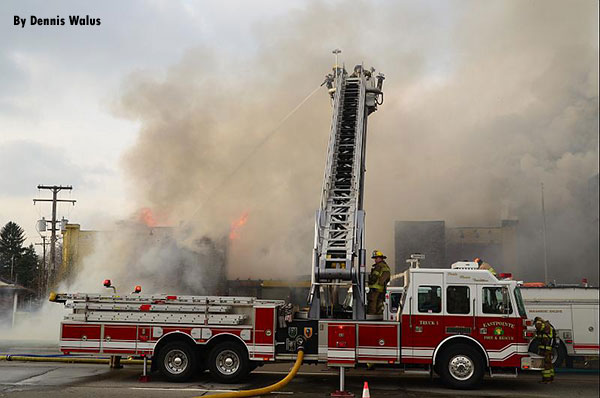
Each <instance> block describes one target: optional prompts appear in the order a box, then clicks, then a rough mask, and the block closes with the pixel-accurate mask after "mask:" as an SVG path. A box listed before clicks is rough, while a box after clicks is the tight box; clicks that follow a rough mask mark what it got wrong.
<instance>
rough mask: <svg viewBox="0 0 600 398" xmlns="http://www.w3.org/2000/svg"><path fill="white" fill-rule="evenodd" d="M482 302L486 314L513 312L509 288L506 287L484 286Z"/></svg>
mask: <svg viewBox="0 0 600 398" xmlns="http://www.w3.org/2000/svg"><path fill="white" fill-rule="evenodd" d="M482 293H483V300H482V302H481V305H482V310H483V313H484V314H512V305H511V304H510V296H509V295H508V289H507V288H505V287H484V288H483V289H482Z"/></svg>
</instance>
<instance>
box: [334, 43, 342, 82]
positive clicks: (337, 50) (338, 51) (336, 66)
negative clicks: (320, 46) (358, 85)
mask: <svg viewBox="0 0 600 398" xmlns="http://www.w3.org/2000/svg"><path fill="white" fill-rule="evenodd" d="M341 52H342V50H340V49H339V48H336V49H335V50H333V51H332V53H333V54H335V76H336V77H337V75H338V54H339V53H341Z"/></svg>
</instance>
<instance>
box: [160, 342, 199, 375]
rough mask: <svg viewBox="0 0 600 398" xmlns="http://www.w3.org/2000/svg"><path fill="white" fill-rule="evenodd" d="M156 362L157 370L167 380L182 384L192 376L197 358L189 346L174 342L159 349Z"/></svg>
mask: <svg viewBox="0 0 600 398" xmlns="http://www.w3.org/2000/svg"><path fill="white" fill-rule="evenodd" d="M157 362H158V363H157V364H156V365H157V367H158V370H160V373H162V375H163V376H165V377H166V378H167V380H169V381H173V382H182V381H187V380H189V379H190V377H192V375H193V374H194V372H195V370H196V362H197V358H196V355H195V353H194V351H193V349H192V347H190V345H189V344H186V343H184V342H180V341H174V342H172V343H168V344H167V345H165V346H164V347H163V348H161V350H160V352H159V353H158V357H157Z"/></svg>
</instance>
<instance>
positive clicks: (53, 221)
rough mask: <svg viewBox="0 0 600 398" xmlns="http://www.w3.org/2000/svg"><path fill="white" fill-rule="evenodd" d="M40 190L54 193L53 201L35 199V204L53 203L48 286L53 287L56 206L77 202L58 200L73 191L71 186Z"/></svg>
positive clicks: (43, 187)
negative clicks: (66, 191) (66, 192)
mask: <svg viewBox="0 0 600 398" xmlns="http://www.w3.org/2000/svg"><path fill="white" fill-rule="evenodd" d="M38 189H47V190H49V191H52V199H33V204H35V203H36V202H52V220H51V221H50V224H51V227H50V266H49V270H48V286H49V287H50V286H52V285H53V283H54V278H55V274H56V231H57V228H56V223H57V220H56V204H57V203H58V202H69V203H72V204H73V205H75V202H77V201H76V200H71V199H58V193H59V192H60V191H62V190H68V191H70V190H72V189H73V187H72V186H70V185H66V186H63V185H38Z"/></svg>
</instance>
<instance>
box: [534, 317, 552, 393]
mask: <svg viewBox="0 0 600 398" xmlns="http://www.w3.org/2000/svg"><path fill="white" fill-rule="evenodd" d="M534 322H535V338H536V339H537V340H538V341H539V345H538V354H539V355H541V356H543V357H544V370H542V381H541V382H542V383H544V384H548V383H552V382H553V381H554V365H553V364H552V346H553V345H554V338H555V336H556V332H555V330H554V327H553V326H552V325H551V324H550V322H548V321H545V320H543V319H542V318H540V317H539V316H538V317H536V318H535V319H534Z"/></svg>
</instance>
